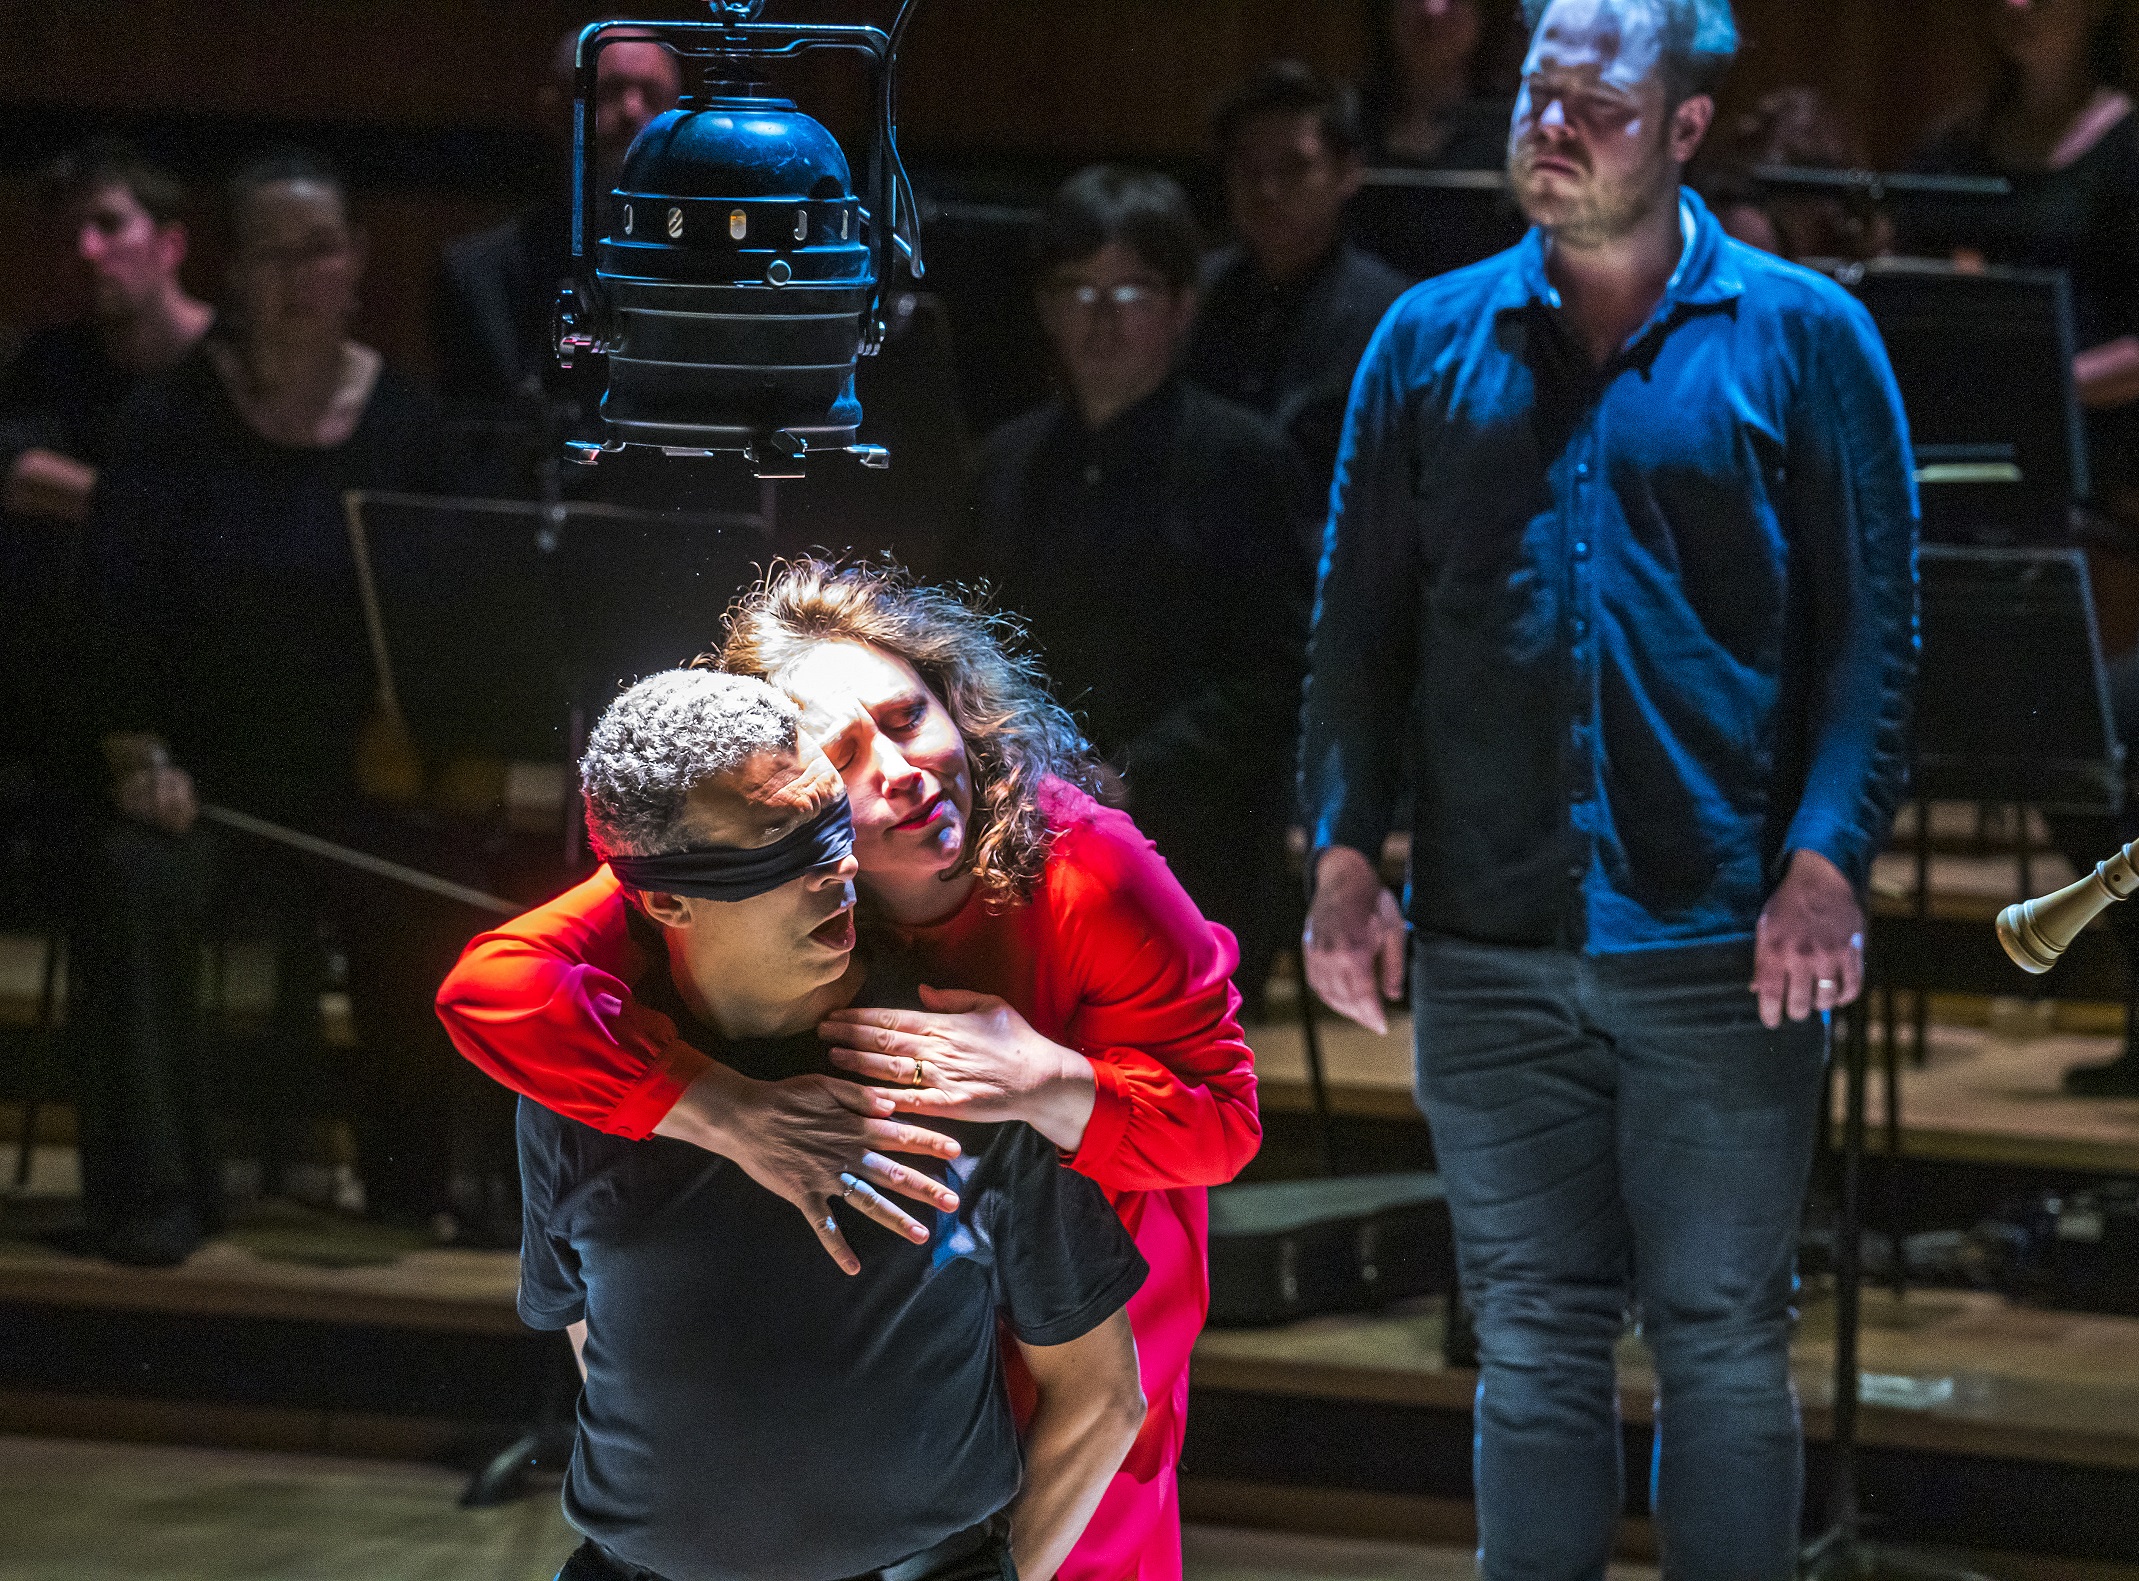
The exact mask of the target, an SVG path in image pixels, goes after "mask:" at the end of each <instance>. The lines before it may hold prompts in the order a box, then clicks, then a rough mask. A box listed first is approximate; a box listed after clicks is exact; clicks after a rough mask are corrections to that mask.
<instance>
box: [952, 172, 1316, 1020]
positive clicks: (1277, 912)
mask: <svg viewBox="0 0 2139 1581" xmlns="http://www.w3.org/2000/svg"><path fill="white" fill-rule="evenodd" d="M1036 253H1037V257H1036V262H1037V265H1038V268H1037V274H1038V278H1039V307H1040V317H1041V321H1042V323H1043V325H1044V327H1045V329H1046V333H1047V339H1048V343H1049V345H1050V347H1051V348H1052V350H1053V352H1054V355H1055V362H1056V367H1057V371H1058V374H1059V379H1060V389H1061V394H1060V395H1059V396H1057V397H1056V398H1055V399H1054V400H1051V401H1049V402H1047V403H1046V404H1045V405H1043V406H1041V407H1039V408H1038V409H1037V410H1035V411H1032V412H1029V413H1027V414H1025V415H1024V416H1022V417H1018V418H1014V419H1012V420H1011V421H1010V422H1009V423H1007V424H1005V425H1004V426H1003V427H1002V428H1000V429H998V430H997V431H996V432H995V433H994V434H993V435H991V436H990V437H989V439H988V441H987V443H986V446H985V447H984V450H983V453H982V457H981V464H980V472H979V482H978V488H977V491H976V499H975V502H974V506H973V510H972V512H971V515H970V518H969V520H968V521H967V522H966V523H965V524H963V528H964V530H963V533H962V535H961V541H960V542H959V543H958V545H957V546H956V547H955V548H954V551H953V560H952V564H953V569H954V570H955V571H956V572H958V573H959V574H962V575H966V576H972V577H978V578H981V579H984V580H985V581H986V582H987V583H988V584H989V585H990V587H991V588H992V590H993V593H994V596H995V599H996V601H997V603H998V604H999V606H1000V607H1002V608H1003V609H1005V610H1007V611H1009V612H1011V613H1013V614H1015V615H1017V616H1018V617H1019V618H1021V619H1022V620H1024V621H1025V622H1026V623H1027V625H1028V627H1029V629H1030V631H1031V633H1032V635H1033V637H1034V639H1035V640H1036V641H1037V643H1038V644H1039V646H1040V648H1041V650H1042V652H1043V654H1044V657H1045V666H1046V669H1047V671H1048V673H1049V674H1050V675H1052V676H1053V677H1054V678H1055V681H1056V685H1057V689H1058V693H1059V695H1060V696H1061V697H1062V698H1063V700H1064V701H1065V702H1066V703H1068V704H1069V705H1070V707H1071V708H1072V709H1074V710H1076V711H1077V713H1078V715H1079V719H1080V722H1081V723H1082V724H1083V726H1084V728H1085V730H1086V732H1087V734H1088V735H1089V736H1090V738H1091V741H1092V745H1093V747H1094V748H1095V750H1096V752H1097V754H1098V756H1099V758H1100V759H1101V762H1102V764H1103V768H1102V776H1103V779H1104V783H1105V788H1106V794H1107V795H1108V797H1109V799H1111V800H1112V801H1113V802H1114V803H1115V804H1116V805H1118V806H1122V807H1124V808H1126V809H1127V811H1128V812H1129V815H1130V816H1131V817H1132V818H1133V819H1134V820H1135V822H1136V825H1137V827H1138V828H1139V829H1141V830H1143V832H1144V833H1145V834H1146V835H1148V836H1150V838H1151V839H1152V841H1153V843H1154V844H1155V845H1156V846H1157V847H1158V850H1159V854H1160V855H1161V856H1163V857H1165V858H1166V860H1167V862H1168V863H1169V864H1170V865H1171V866H1172V868H1173V871H1174V873H1175V875H1176V876H1177V877H1178V878H1179V879H1180V880H1181V884H1182V887H1183V888H1185V889H1186V890H1187V891H1188V893H1189V895H1190V896H1191V898H1193V899H1194V900H1195V902H1196V903H1197V905H1198V906H1199V907H1200V908H1201V909H1202V911H1203V913H1204V915H1205V916H1207V917H1209V918H1210V919H1211V920H1212V921H1214V922H1218V923H1221V924H1223V925H1224V926H1225V927H1227V928H1229V929H1231V930H1232V931H1233V933H1234V934H1235V936H1236V937H1237V938H1238V939H1239V941H1240V957H1241V958H1240V972H1239V976H1238V978H1237V981H1238V984H1239V987H1240V991H1241V996H1242V998H1243V1000H1244V1001H1245V1002H1246V1003H1247V1005H1248V1007H1249V1010H1250V1013H1251V1014H1252V1013H1254V1012H1255V1010H1256V1009H1258V1008H1259V1002H1260V998H1261V993H1262V989H1263V984H1264V980H1265V979H1266V978H1267V976H1268V975H1269V969H1270V963H1271V960H1272V958H1273V957H1274V955H1275V953H1276V951H1277V948H1278V946H1279V944H1280V942H1281V940H1282V938H1283V936H1284V934H1285V933H1286V932H1287V931H1288V930H1287V927H1286V918H1287V915H1288V912H1289V909H1290V908H1291V906H1292V904H1293V903H1292V900H1291V889H1292V886H1291V885H1290V884H1289V883H1288V882H1287V880H1286V877H1285V849H1284V838H1285V828H1286V824H1287V821H1288V819H1289V817H1290V814H1291V811H1292V805H1293V800H1292V794H1291V773H1290V765H1291V753H1292V742H1293V729H1294V723H1293V715H1294V711H1295V707H1296V700H1297V698H1298V696H1299V687H1300V680H1301V675H1302V671H1303V666H1304V662H1305V661H1304V645H1305V640H1306V623H1307V601H1308V590H1309V585H1310V577H1311V572H1310V569H1309V567H1308V563H1307V554H1306V550H1305V547H1304V546H1305V544H1306V542H1307V541H1308V539H1309V537H1310V536H1311V529H1310V526H1309V523H1310V522H1311V521H1312V520H1313V518H1314V517H1315V515H1316V513H1317V501H1316V497H1315V491H1314V488H1313V485H1312V483H1311V481H1310V478H1309V474H1308V471H1307V469H1306V467H1305V465H1304V464H1303V463H1302V461H1301V460H1300V457H1299V455H1298V453H1297V452H1296V451H1295V450H1294V449H1293V447H1292V445H1291V444H1290V443H1289V442H1288V441H1287V440H1286V439H1285V438H1284V436H1283V435H1282V434H1280V433H1279V432H1278V431H1277V430H1276V429H1275V428H1273V427H1271V426H1270V425H1269V423H1267V422H1266V421H1265V420H1264V419H1262V418H1261V417H1259V416H1257V415H1256V414H1255V413H1253V412H1250V411H1248V410H1246V409H1245V408H1242V407H1239V406H1236V405H1234V404H1233V403H1231V402H1229V401H1225V400H1223V399H1221V398H1220V397H1218V396H1215V395H1213V394H1211V393H1209V392H1208V391H1207V390H1204V389H1203V388H1201V387H1200V386H1198V385H1195V384H1193V383H1191V382H1189V381H1188V380H1186V379H1185V378H1183V377H1182V376H1181V375H1180V373H1179V372H1178V371H1177V368H1178V364H1179V362H1180V359H1181V355H1182V352H1183V350H1184V348H1185V346H1186V344H1187V341H1188V337H1189V332H1190V328H1191V326H1192V325H1193V324H1194V322H1195V317H1196V289H1195V282H1196V272H1197V267H1198V264H1199V261H1200V255H1201V253H1200V248H1199V245H1198V236H1197V233H1196V225H1195V221H1194V220H1193V218H1191V216H1190V214H1189V209H1188V202H1187V199H1186V198H1185V197H1184V196H1183V194H1182V192H1181V189H1180V187H1179V186H1178V185H1176V184H1175V183H1174V182H1173V181H1172V180H1170V179H1169V178H1167V177H1165V176H1162V175H1155V174H1150V173H1145V172H1137V171H1128V170H1120V169H1112V168H1107V167H1093V168H1091V169H1087V170H1084V171H1080V172H1079V173H1078V174H1076V175H1074V176H1072V177H1071V178H1070V179H1069V180H1068V181H1067V182H1066V183H1064V185H1063V186H1062V188H1061V190H1060V191H1059V192H1058V193H1057V194H1056V195H1055V198H1054V200H1053V202H1052V203H1051V204H1050V205H1049V207H1048V209H1047V212H1046V214H1045V216H1044V218H1043V219H1042V221H1041V223H1040V227H1039V231H1038V235H1037V237H1036Z"/></svg>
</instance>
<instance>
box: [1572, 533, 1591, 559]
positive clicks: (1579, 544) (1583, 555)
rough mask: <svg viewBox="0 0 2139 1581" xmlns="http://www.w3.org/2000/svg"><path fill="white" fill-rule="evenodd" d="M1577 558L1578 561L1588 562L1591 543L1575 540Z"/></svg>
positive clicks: (1584, 540)
mask: <svg viewBox="0 0 2139 1581" xmlns="http://www.w3.org/2000/svg"><path fill="white" fill-rule="evenodd" d="M1575 558H1576V559H1577V560H1587V559H1588V558H1589V543H1588V541H1587V540H1586V539H1580V538H1578V539H1576V540H1575Z"/></svg>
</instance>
